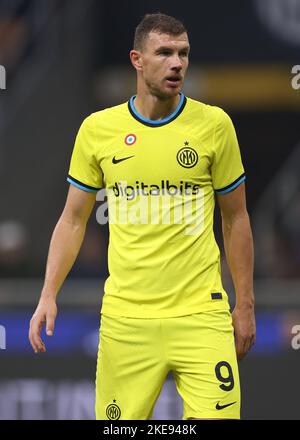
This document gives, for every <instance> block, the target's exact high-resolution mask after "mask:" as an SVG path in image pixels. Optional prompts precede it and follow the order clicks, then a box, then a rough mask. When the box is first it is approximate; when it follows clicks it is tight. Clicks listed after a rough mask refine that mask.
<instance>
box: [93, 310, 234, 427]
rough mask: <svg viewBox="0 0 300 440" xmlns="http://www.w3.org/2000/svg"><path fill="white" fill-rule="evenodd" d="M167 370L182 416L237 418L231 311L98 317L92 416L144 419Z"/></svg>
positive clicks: (156, 395)
mask: <svg viewBox="0 0 300 440" xmlns="http://www.w3.org/2000/svg"><path fill="white" fill-rule="evenodd" d="M169 371H172V372H173V375H174V379H175V384H176V388H177V390H178V393H179V394H180V396H181V397H182V399H183V415H182V419H188V418H207V419H208V418H210V419H211V418H212V419H239V418H240V383H239V373H238V366H237V359H236V351H235V344H234V336H233V326H232V319H231V314H230V311H229V310H217V311H209V312H202V313H197V314H194V315H188V316H180V317H176V318H155V319H154V318H151V319H140V318H127V317H119V316H108V315H103V314H102V315H101V325H100V341H99V351H98V359H97V374H96V404H95V410H96V419H97V420H118V419H120V420H149V419H150V418H151V417H152V413H153V409H154V405H155V403H156V401H157V399H158V397H159V394H160V392H161V389H162V386H163V384H164V381H165V379H166V376H167V374H168V372H169Z"/></svg>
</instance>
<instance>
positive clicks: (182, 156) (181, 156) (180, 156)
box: [176, 141, 198, 168]
mask: <svg viewBox="0 0 300 440" xmlns="http://www.w3.org/2000/svg"><path fill="white" fill-rule="evenodd" d="M184 145H185V147H183V148H181V149H180V150H179V151H178V153H177V156H176V157H177V162H178V163H179V165H181V166H182V167H184V168H192V167H194V166H195V165H196V163H197V162H198V153H197V151H196V150H194V148H192V147H190V146H189V143H188V142H187V141H186V142H185V143H184Z"/></svg>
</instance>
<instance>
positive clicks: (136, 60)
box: [129, 49, 143, 71]
mask: <svg viewBox="0 0 300 440" xmlns="http://www.w3.org/2000/svg"><path fill="white" fill-rule="evenodd" d="M129 56H130V60H131V63H132V65H133V67H134V68H135V69H136V70H138V71H141V70H142V69H143V63H142V57H141V52H139V51H138V50H135V49H133V50H131V51H130V54H129Z"/></svg>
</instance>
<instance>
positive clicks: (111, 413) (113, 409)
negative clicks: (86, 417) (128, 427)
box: [106, 399, 121, 420]
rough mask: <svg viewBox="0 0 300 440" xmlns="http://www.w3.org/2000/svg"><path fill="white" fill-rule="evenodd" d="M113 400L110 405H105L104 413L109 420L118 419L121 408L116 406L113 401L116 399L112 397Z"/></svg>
mask: <svg viewBox="0 0 300 440" xmlns="http://www.w3.org/2000/svg"><path fill="white" fill-rule="evenodd" d="M113 402H114V403H111V404H110V405H108V406H107V408H106V415H107V418H108V419H109V420H119V418H120V416H121V410H120V408H119V407H118V405H116V403H115V402H116V399H114V400H113Z"/></svg>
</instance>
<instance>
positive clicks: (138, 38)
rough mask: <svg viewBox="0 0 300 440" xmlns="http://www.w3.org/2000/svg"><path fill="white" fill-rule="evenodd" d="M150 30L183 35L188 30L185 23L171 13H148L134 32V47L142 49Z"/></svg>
mask: <svg viewBox="0 0 300 440" xmlns="http://www.w3.org/2000/svg"><path fill="white" fill-rule="evenodd" d="M150 32H158V33H160V34H169V35H176V36H177V35H181V34H183V33H184V32H186V29H185V27H184V25H183V23H182V22H181V21H179V20H177V18H174V17H171V16H170V15H166V14H162V13H161V12H157V13H155V14H146V15H145V16H144V17H143V19H142V21H141V22H140V23H139V24H138V26H137V27H136V29H135V34H134V44H133V47H134V49H137V50H139V49H141V48H142V47H143V44H144V42H145V40H146V38H147V37H148V35H149V33H150Z"/></svg>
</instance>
